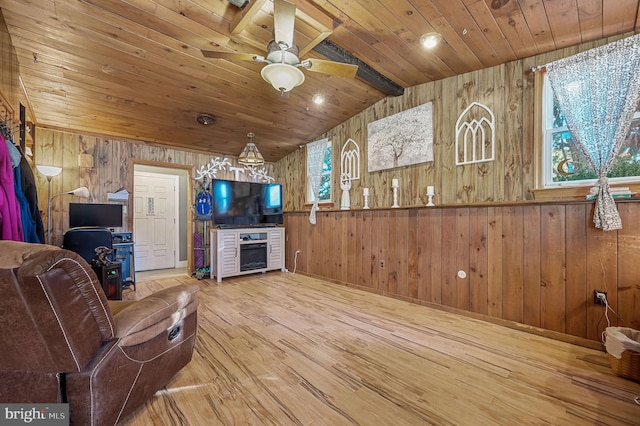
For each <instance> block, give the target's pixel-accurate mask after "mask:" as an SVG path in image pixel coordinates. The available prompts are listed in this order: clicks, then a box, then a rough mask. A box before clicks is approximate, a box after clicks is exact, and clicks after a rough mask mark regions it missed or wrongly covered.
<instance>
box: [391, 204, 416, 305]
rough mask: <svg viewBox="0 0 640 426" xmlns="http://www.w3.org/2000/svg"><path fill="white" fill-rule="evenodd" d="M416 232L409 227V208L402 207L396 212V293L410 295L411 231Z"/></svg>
mask: <svg viewBox="0 0 640 426" xmlns="http://www.w3.org/2000/svg"><path fill="white" fill-rule="evenodd" d="M412 232H415V229H411V228H410V227H409V210H407V209H401V210H398V211H397V212H396V231H395V234H396V235H395V238H393V236H392V238H390V239H394V240H396V250H395V264H396V293H397V294H399V295H401V296H409V256H410V252H411V250H413V248H412V246H411V245H410V241H411V236H410V235H409V234H410V233H412Z"/></svg>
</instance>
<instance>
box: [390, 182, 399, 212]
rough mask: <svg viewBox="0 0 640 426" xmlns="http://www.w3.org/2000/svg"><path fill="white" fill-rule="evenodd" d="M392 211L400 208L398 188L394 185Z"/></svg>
mask: <svg viewBox="0 0 640 426" xmlns="http://www.w3.org/2000/svg"><path fill="white" fill-rule="evenodd" d="M391 207H392V208H394V209H397V208H398V207H400V206H399V205H398V187H397V186H395V185H394V187H393V205H392V206H391Z"/></svg>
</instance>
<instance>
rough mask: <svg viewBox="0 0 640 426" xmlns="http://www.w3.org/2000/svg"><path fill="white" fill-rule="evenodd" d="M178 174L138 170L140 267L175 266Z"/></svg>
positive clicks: (135, 209) (137, 247) (135, 195)
mask: <svg viewBox="0 0 640 426" xmlns="http://www.w3.org/2000/svg"><path fill="white" fill-rule="evenodd" d="M176 187H177V176H169V175H162V174H156V173H147V172H135V173H134V191H133V222H134V223H133V240H134V242H135V260H136V271H149V270H153V269H166V268H174V267H175V258H176V257H175V248H176V242H175V236H176V233H177V232H176V226H177V224H176V220H175V219H176V201H175V200H176Z"/></svg>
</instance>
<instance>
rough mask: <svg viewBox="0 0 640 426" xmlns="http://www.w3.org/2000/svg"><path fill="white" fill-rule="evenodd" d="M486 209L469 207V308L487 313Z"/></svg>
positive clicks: (487, 259)
mask: <svg viewBox="0 0 640 426" xmlns="http://www.w3.org/2000/svg"><path fill="white" fill-rule="evenodd" d="M487 213H488V210H487V208H486V207H472V208H470V209H469V271H468V274H467V277H468V280H469V310H470V311H471V312H477V313H480V314H485V315H486V314H488V308H487V300H488V294H487V291H488V284H489V283H488V277H489V258H488V248H487V245H488V241H487V228H488V214H487Z"/></svg>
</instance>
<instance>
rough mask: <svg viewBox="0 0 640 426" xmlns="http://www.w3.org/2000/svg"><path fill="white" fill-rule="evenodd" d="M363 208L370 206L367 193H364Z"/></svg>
mask: <svg viewBox="0 0 640 426" xmlns="http://www.w3.org/2000/svg"><path fill="white" fill-rule="evenodd" d="M362 208H363V209H368V208H369V196H368V195H367V194H365V195H364V206H363V207H362Z"/></svg>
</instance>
